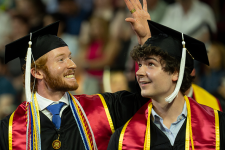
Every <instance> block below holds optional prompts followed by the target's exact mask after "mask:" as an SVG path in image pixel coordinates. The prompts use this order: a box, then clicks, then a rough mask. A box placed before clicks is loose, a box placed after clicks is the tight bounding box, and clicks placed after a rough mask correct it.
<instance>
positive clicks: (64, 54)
mask: <svg viewBox="0 0 225 150" xmlns="http://www.w3.org/2000/svg"><path fill="white" fill-rule="evenodd" d="M63 55H65V54H64V53H62V54H58V55H57V56H56V57H55V58H57V57H60V56H63ZM69 56H71V52H70V53H69Z"/></svg>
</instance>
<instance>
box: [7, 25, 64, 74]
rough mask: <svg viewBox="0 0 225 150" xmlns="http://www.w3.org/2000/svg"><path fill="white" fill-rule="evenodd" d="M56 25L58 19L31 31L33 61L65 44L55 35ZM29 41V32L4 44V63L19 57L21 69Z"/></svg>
mask: <svg viewBox="0 0 225 150" xmlns="http://www.w3.org/2000/svg"><path fill="white" fill-rule="evenodd" d="M58 27H59V21H57V22H55V23H53V24H50V25H48V26H46V27H44V28H42V29H39V30H37V31H35V32H33V33H32V37H31V41H32V45H31V48H32V50H31V51H32V55H33V57H34V60H35V61H36V60H37V59H38V58H40V57H41V56H43V55H44V54H46V53H48V52H49V51H51V50H53V49H56V48H59V47H64V46H67V44H66V43H65V42H64V41H63V40H62V39H61V38H59V37H57V32H58ZM29 41H30V34H29V35H26V36H25V37H22V38H20V39H18V40H16V41H14V42H12V43H9V44H7V45H6V46H5V63H8V62H9V61H11V60H13V59H15V58H17V57H19V58H20V63H21V70H22V67H23V65H24V64H25V63H26V61H25V58H26V53H27V49H28V47H29V45H28V42H29Z"/></svg>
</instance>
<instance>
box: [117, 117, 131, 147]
mask: <svg viewBox="0 0 225 150" xmlns="http://www.w3.org/2000/svg"><path fill="white" fill-rule="evenodd" d="M131 119H132V118H131ZM131 119H130V120H131ZM130 120H128V121H127V123H126V124H125V125H124V127H123V129H122V131H121V133H120V138H119V146H118V149H119V150H122V148H123V137H124V133H125V131H126V128H127V125H128V123H129V122H130Z"/></svg>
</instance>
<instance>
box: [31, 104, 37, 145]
mask: <svg viewBox="0 0 225 150" xmlns="http://www.w3.org/2000/svg"><path fill="white" fill-rule="evenodd" d="M30 105H31V111H32V118H33V126H34V127H33V134H34V138H33V141H32V143H33V147H34V148H36V149H38V145H37V144H38V139H37V130H36V129H37V128H36V123H35V115H34V110H33V103H32V102H30Z"/></svg>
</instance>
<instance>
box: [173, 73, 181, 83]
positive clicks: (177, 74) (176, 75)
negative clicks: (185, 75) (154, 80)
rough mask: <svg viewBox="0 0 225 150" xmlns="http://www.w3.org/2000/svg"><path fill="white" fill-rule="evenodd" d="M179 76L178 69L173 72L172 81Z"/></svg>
mask: <svg viewBox="0 0 225 150" xmlns="http://www.w3.org/2000/svg"><path fill="white" fill-rule="evenodd" d="M178 77H179V73H178V71H175V72H174V73H173V74H172V81H173V82H176V81H177V80H178Z"/></svg>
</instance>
